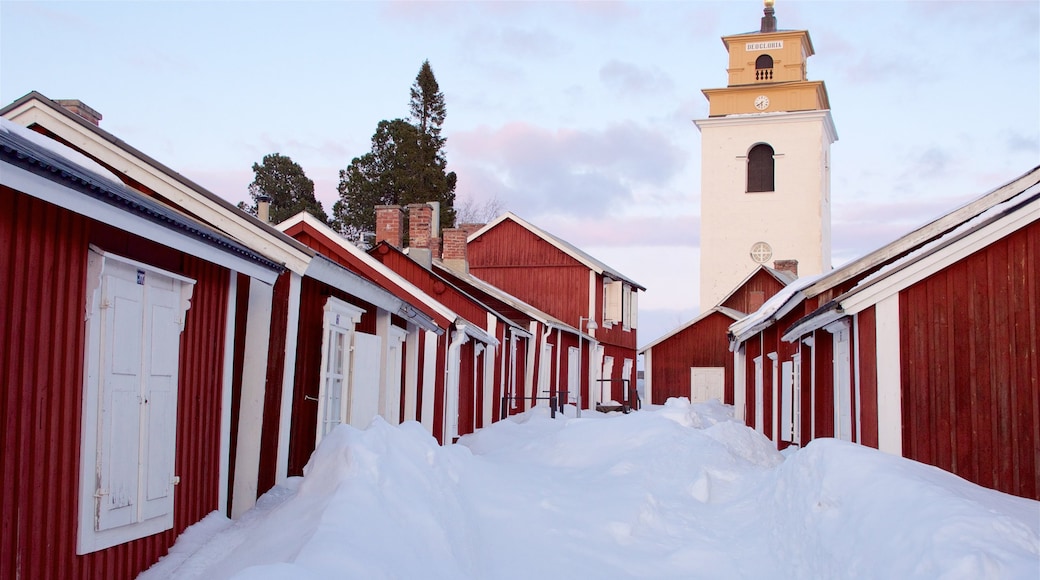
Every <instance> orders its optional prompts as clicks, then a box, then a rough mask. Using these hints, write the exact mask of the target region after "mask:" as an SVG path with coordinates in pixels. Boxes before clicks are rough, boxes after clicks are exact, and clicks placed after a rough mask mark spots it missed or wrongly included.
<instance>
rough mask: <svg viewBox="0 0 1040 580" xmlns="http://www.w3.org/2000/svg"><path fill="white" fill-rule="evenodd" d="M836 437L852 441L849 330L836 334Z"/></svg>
mask: <svg viewBox="0 0 1040 580" xmlns="http://www.w3.org/2000/svg"><path fill="white" fill-rule="evenodd" d="M834 422H835V428H834V436H835V437H837V438H838V439H842V440H844V441H852V376H851V367H850V360H849V329H848V328H843V329H841V330H838V331H837V332H835V333H834Z"/></svg>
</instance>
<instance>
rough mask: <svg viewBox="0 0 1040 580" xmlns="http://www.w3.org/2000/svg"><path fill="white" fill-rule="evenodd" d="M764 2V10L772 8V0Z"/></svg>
mask: <svg viewBox="0 0 1040 580" xmlns="http://www.w3.org/2000/svg"><path fill="white" fill-rule="evenodd" d="M765 2H766V8H772V7H773V4H774V0H765Z"/></svg>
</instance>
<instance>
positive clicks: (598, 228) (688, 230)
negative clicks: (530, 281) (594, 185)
mask: <svg viewBox="0 0 1040 580" xmlns="http://www.w3.org/2000/svg"><path fill="white" fill-rule="evenodd" d="M507 209H509V208H507ZM514 213H517V214H518V215H520V217H522V218H524V219H526V216H525V215H524V214H522V213H520V212H518V211H517V212H514ZM535 225H537V226H538V227H540V228H542V229H544V230H545V231H547V232H549V233H551V234H553V235H555V236H556V237H558V238H561V239H564V240H566V241H568V242H570V243H572V244H574V245H575V246H578V247H579V248H584V247H587V246H588V247H592V246H596V247H635V246H638V247H670V248H676V247H682V248H686V249H690V248H696V247H698V246H699V244H700V237H701V233H700V225H701V220H700V216H698V215H668V216H634V217H633V216H602V217H595V216H591V215H581V216H566V215H551V216H543V217H541V218H540V219H538V221H537V222H536V223H535Z"/></svg>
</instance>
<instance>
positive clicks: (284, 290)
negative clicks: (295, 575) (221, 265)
mask: <svg viewBox="0 0 1040 580" xmlns="http://www.w3.org/2000/svg"><path fill="white" fill-rule="evenodd" d="M291 276H292V274H291V273H290V272H288V271H286V272H284V273H283V274H282V275H281V276H279V277H278V280H277V281H276V282H275V284H274V294H273V296H272V298H271V338H270V347H269V348H270V350H268V351H267V387H266V388H265V389H264V419H263V430H262V431H261V434H260V470H259V473H258V474H257V485H256V495H257V497H260V496H261V495H263V494H265V493H267V491H268V490H270V489H271V488H272V487H274V482H275V479H276V476H277V471H278V428H279V425H280V424H281V420H280V419H281V418H280V415H281V409H282V383H283V375H284V373H285V331H286V328H287V325H288V319H289V280H290V278H291Z"/></svg>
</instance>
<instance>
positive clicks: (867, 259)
mask: <svg viewBox="0 0 1040 580" xmlns="http://www.w3.org/2000/svg"><path fill="white" fill-rule="evenodd" d="M1038 182H1040V166H1037V167H1034V168H1033V169H1031V170H1029V171H1027V172H1026V173H1024V174H1023V175H1021V176H1020V177H1017V178H1015V179H1013V180H1011V181H1010V182H1008V183H1006V184H1004V185H1002V186H1000V187H998V188H996V189H994V190H992V191H990V192H989V193H986V194H985V195H982V196H980V197H978V198H976V199H974V200H972V201H969V202H968V203H966V204H965V205H963V206H961V207H958V208H957V209H955V210H953V211H951V212H949V213H946V214H945V215H943V216H941V217H939V218H937V219H935V220H933V221H931V222H929V223H927V224H925V225H924V226H921V227H920V228H917V229H916V230H914V231H912V232H910V233H908V234H906V235H905V236H903V237H901V238H899V239H897V240H895V241H894V242H891V243H889V244H885V245H884V246H882V247H880V248H878V249H877V250H874V251H873V252H870V253H869V254H866V255H864V256H863V257H861V258H859V259H857V260H853V261H852V262H849V263H848V264H845V265H844V266H842V267H840V268H837V269H835V270H832V271H830V272H829V273H827V275H826V276H822V277H820V278H819V280H817V282H816V284H814V285H813V286H811V287H809V288H807V289H806V291H805V295H806V296H818V295H819V294H821V293H823V292H826V291H828V290H830V289H831V288H834V287H835V286H837V285H839V284H841V283H843V282H846V281H848V280H851V279H852V278H855V277H856V276H859V275H861V274H863V273H865V272H869V271H871V270H873V269H875V268H878V267H880V266H882V265H883V264H885V263H886V262H889V261H891V260H893V259H896V258H898V257H900V256H902V255H903V254H905V253H907V252H910V251H912V250H914V249H915V248H918V247H920V246H922V245H924V244H927V243H928V242H929V241H931V240H933V239H936V238H938V237H940V236H942V235H943V234H945V233H947V232H949V231H950V230H952V229H954V228H957V227H959V226H960V225H961V224H962V223H964V222H966V221H968V220H971V219H972V218H974V217H975V216H978V215H980V214H982V213H984V212H985V211H987V210H988V209H989V208H991V207H993V206H995V205H999V204H1001V203H1003V202H1005V201H1007V200H1009V199H1011V198H1012V197H1014V196H1016V195H1018V194H1020V193H1022V192H1023V191H1025V190H1026V189H1028V188H1030V187H1032V186H1033V185H1036V184H1037V183H1038Z"/></svg>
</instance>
